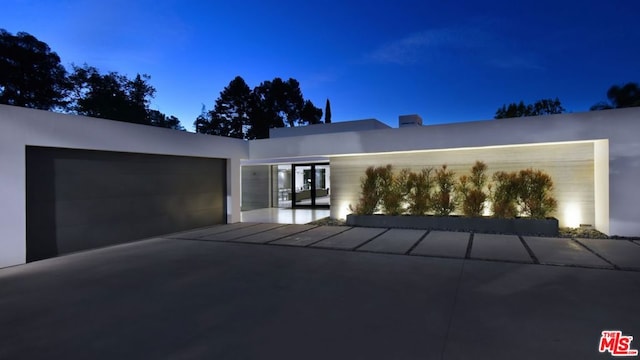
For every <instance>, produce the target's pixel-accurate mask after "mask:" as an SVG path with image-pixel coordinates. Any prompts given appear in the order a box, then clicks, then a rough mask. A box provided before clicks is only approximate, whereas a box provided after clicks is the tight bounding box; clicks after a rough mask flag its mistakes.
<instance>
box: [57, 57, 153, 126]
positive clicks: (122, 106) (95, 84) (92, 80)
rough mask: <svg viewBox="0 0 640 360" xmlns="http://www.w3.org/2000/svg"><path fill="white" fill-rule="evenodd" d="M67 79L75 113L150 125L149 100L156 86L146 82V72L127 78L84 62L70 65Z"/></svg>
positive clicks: (72, 108) (71, 106)
mask: <svg viewBox="0 0 640 360" xmlns="http://www.w3.org/2000/svg"><path fill="white" fill-rule="evenodd" d="M69 79H70V81H71V83H72V84H73V92H72V93H71V96H70V100H71V101H70V109H71V110H72V111H74V112H76V113H77V114H80V115H86V116H92V117H98V118H105V119H111V120H118V121H125V122H131V123H137V124H145V125H151V120H150V118H149V114H148V111H149V102H150V98H152V97H153V95H154V94H155V91H156V90H155V88H154V87H153V86H151V85H149V84H148V83H147V81H148V80H149V79H150V77H149V76H148V75H140V74H138V75H137V76H136V77H135V79H133V80H130V79H128V78H127V77H126V76H124V75H120V74H118V73H117V72H110V73H108V74H104V75H103V74H100V72H99V71H98V69H96V68H95V67H91V66H88V65H86V64H85V65H84V66H83V67H78V66H75V65H74V66H73V73H72V74H71V75H70V76H69Z"/></svg>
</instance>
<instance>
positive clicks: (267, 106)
mask: <svg viewBox="0 0 640 360" xmlns="http://www.w3.org/2000/svg"><path fill="white" fill-rule="evenodd" d="M321 119H322V109H319V108H317V107H315V106H314V105H313V103H312V102H311V101H310V100H305V99H304V97H303V96H302V91H301V90H300V83H299V82H298V81H297V80H295V79H292V78H290V79H289V80H287V81H284V80H282V79H281V78H278V77H277V78H274V79H273V80H267V81H263V82H262V83H260V85H258V86H256V87H255V88H254V89H253V90H250V89H249V86H248V85H247V84H246V82H245V81H244V79H242V77H240V76H237V77H236V78H235V79H233V80H232V81H231V82H230V83H229V85H228V86H226V87H225V88H224V89H223V90H222V92H220V96H219V97H218V98H217V99H216V102H215V106H214V109H213V110H212V111H208V112H207V111H205V110H204V109H203V111H202V113H201V114H200V116H198V118H197V119H196V121H195V122H194V125H195V128H196V132H199V133H205V134H212V135H220V136H229V137H236V138H241V139H242V138H244V139H247V140H250V139H263V138H267V137H269V129H271V128H276V127H284V126H296V125H303V124H317V123H321Z"/></svg>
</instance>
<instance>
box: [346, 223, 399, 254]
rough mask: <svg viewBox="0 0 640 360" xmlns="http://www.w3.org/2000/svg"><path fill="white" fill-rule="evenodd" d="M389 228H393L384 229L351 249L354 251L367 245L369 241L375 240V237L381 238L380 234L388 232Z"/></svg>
mask: <svg viewBox="0 0 640 360" xmlns="http://www.w3.org/2000/svg"><path fill="white" fill-rule="evenodd" d="M389 230H391V228H387V229H386V230H385V231H383V232H381V233H380V234H378V235H376V236H374V237H372V238H371V239H369V240H367V241H365V242H363V243H362V244H360V245H358V246H356V247H354V248H353V249H351V250H352V251H356V250H358V249H360V248H361V247H363V246H365V245H367V244H368V243H370V242H372V241H373V240H375V239H377V238H379V237H380V236H382V234H386V233H387V232H388V231H389Z"/></svg>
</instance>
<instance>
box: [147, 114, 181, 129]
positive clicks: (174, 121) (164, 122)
mask: <svg viewBox="0 0 640 360" xmlns="http://www.w3.org/2000/svg"><path fill="white" fill-rule="evenodd" d="M148 117H149V121H150V122H151V123H150V125H152V126H157V127H163V128H167V129H174V130H181V131H184V127H182V125H180V120H178V118H177V117H175V116H173V115H172V116H167V115H165V114H163V113H161V112H160V111H158V110H149V113H148Z"/></svg>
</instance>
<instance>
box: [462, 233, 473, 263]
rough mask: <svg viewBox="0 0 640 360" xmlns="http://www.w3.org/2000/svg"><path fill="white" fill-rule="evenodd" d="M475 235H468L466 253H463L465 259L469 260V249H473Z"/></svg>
mask: <svg viewBox="0 0 640 360" xmlns="http://www.w3.org/2000/svg"><path fill="white" fill-rule="evenodd" d="M474 235H475V233H474V232H473V231H472V232H471V233H469V239H468V240H467V251H466V252H465V253H464V258H465V259H471V248H472V247H473V236H474Z"/></svg>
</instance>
